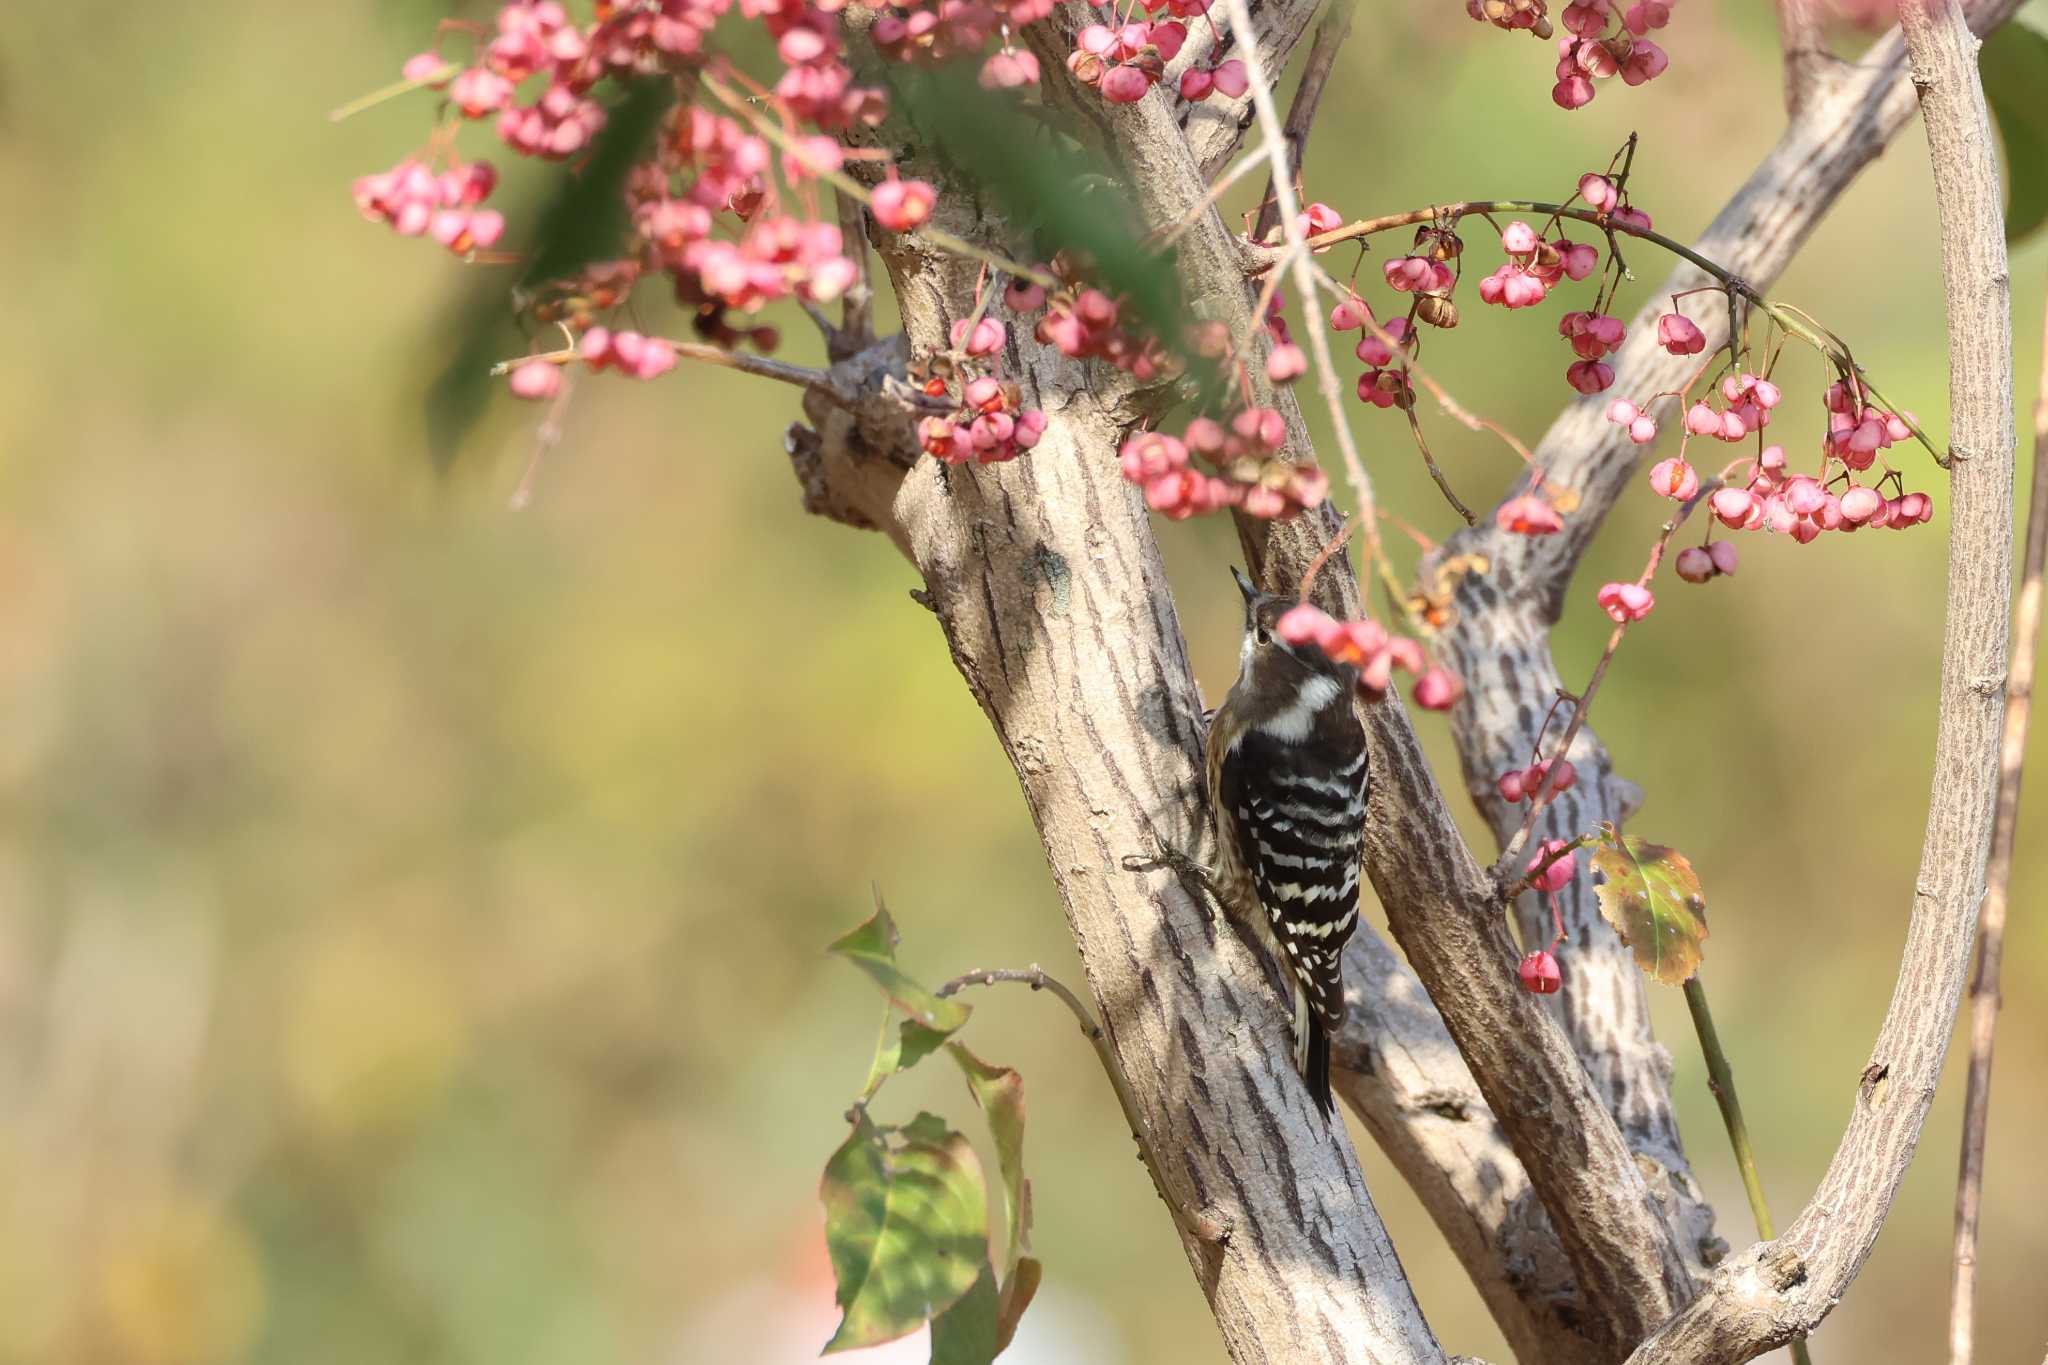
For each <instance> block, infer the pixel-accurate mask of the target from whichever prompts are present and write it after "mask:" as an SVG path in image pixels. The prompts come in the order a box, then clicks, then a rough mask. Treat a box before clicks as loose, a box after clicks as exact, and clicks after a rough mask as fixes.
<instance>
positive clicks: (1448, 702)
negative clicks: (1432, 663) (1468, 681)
mask: <svg viewBox="0 0 2048 1365" xmlns="http://www.w3.org/2000/svg"><path fill="white" fill-rule="evenodd" d="M1464 695H1465V683H1464V680H1463V679H1461V678H1459V677H1458V675H1457V674H1455V673H1453V672H1451V671H1450V670H1449V669H1447V668H1432V669H1430V670H1429V671H1428V672H1427V673H1424V674H1423V675H1422V676H1421V677H1420V678H1417V679H1416V680H1415V704H1416V705H1417V706H1419V707H1421V708H1422V709H1423V710H1425V711H1448V710H1450V709H1451V708H1452V707H1453V706H1455V705H1457V703H1458V698H1460V697H1462V696H1464Z"/></svg>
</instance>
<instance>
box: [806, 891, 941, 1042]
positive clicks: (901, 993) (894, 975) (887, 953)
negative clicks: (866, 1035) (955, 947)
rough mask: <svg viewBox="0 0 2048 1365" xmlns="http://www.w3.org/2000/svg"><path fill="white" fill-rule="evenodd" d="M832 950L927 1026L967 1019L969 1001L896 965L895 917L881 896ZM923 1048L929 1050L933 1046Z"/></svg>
mask: <svg viewBox="0 0 2048 1365" xmlns="http://www.w3.org/2000/svg"><path fill="white" fill-rule="evenodd" d="M830 951H831V952H835V953H837V954H839V955H840V956H841V957H843V958H845V959H846V960H847V961H848V962H851V963H852V964H853V965H854V966H856V967H858V968H860V969H861V970H862V971H864V972H866V973H867V974H868V975H869V976H871V977H873V978H874V980H875V984H876V985H878V986H880V987H881V988H882V992H883V994H885V995H887V996H888V997H889V999H890V1001H891V1002H892V1003H893V1004H894V1005H895V1006H896V1008H898V1009H900V1010H902V1011H903V1012H904V1013H905V1014H907V1015H909V1016H910V1017H911V1018H912V1019H913V1020H915V1021H917V1022H918V1023H919V1024H922V1025H923V1026H924V1027H925V1028H927V1029H936V1030H937V1031H938V1032H939V1033H940V1034H948V1033H951V1032H953V1030H955V1029H957V1028H959V1027H960V1026H961V1025H962V1024H964V1023H966V1022H967V1016H968V1013H969V1010H968V1007H967V1006H966V1005H964V1004H962V1003H961V1002H960V1001H958V1000H949V999H946V998H943V997H941V996H937V995H933V994H932V993H931V992H930V991H928V990H926V989H925V988H924V987H923V986H921V985H919V984H918V983H917V982H915V981H913V980H911V979H910V977H908V976H906V975H905V974H904V972H903V969H902V968H901V967H898V966H897V965H896V921H895V920H893V919H891V918H890V917H889V908H888V907H887V906H885V905H883V904H882V903H881V898H880V897H879V896H878V897H876V899H875V913H874V914H873V916H871V917H870V918H869V919H868V920H867V921H866V922H865V923H863V924H862V925H861V926H860V927H859V928H858V929H855V930H853V931H852V932H851V933H849V934H847V935H846V936H845V937H843V938H841V939H839V940H838V941H837V942H835V943H834V944H833V945H832V947H831V949H830ZM920 1042H922V1040H920ZM924 1051H925V1052H927V1053H928V1052H930V1051H931V1048H929V1047H927V1048H925V1049H924ZM920 1055H922V1054H920ZM878 1060H879V1059H878ZM870 1079H872V1077H870Z"/></svg>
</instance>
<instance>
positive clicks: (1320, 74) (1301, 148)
mask: <svg viewBox="0 0 2048 1365" xmlns="http://www.w3.org/2000/svg"><path fill="white" fill-rule="evenodd" d="M1356 5H1357V0H1329V5H1328V7H1327V8H1325V9H1324V10H1323V17H1322V21H1321V22H1320V23H1318V24H1317V25H1316V36H1315V37H1314V38H1312V39H1310V40H1309V45H1308V62H1307V64H1306V65H1304V66H1303V67H1302V71H1301V84H1300V85H1299V86H1297V87H1296V88H1295V91H1294V103H1293V104H1290V105H1289V106H1288V107H1287V128H1286V131H1287V164H1288V165H1289V166H1291V167H1293V170H1294V174H1295V175H1296V176H1299V175H1300V174H1301V168H1302V165H1303V164H1304V162H1305V161H1306V160H1307V151H1308V134H1309V129H1310V128H1311V127H1313V126H1314V125H1315V121H1316V112H1317V111H1318V110H1319V109H1320V108H1321V107H1322V103H1323V91H1324V90H1325V89H1327V88H1328V87H1329V84H1330V73H1331V72H1333V71H1335V70H1336V69H1337V54H1338V52H1340V51H1342V50H1343V47H1344V40H1345V39H1346V38H1348V37H1350V36H1351V13H1352V10H1353V9H1354V8H1355V7H1356ZM1275 184H1276V182H1275V181H1272V180H1269V181H1268V182H1267V184H1266V197H1265V198H1264V199H1262V200H1261V201H1259V220H1258V224H1257V226H1255V227H1254V228H1253V229H1252V240H1253V241H1255V242H1263V241H1265V240H1266V234H1267V233H1269V232H1271V231H1272V230H1273V229H1274V227H1276V226H1277V225H1278V219H1279V217H1280V198H1279V194H1278V191H1277V190H1276V188H1275Z"/></svg>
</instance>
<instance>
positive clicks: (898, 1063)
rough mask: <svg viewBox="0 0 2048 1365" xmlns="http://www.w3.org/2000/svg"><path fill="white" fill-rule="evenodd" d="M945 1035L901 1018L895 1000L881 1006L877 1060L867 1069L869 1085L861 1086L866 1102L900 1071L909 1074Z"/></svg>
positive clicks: (936, 1046) (938, 1044)
mask: <svg viewBox="0 0 2048 1365" xmlns="http://www.w3.org/2000/svg"><path fill="white" fill-rule="evenodd" d="M945 1041H946V1035H945V1034H943V1033H941V1032H940V1031H939V1030H937V1029H933V1028H926V1027H925V1026H924V1025H923V1024H920V1023H918V1022H917V1020H915V1019H898V1018H897V1017H896V1004H895V1002H894V1001H884V1002H883V1004H882V1034H881V1037H880V1038H878V1039H876V1041H875V1060H874V1061H873V1062H872V1063H870V1064H869V1066H868V1079H867V1083H866V1084H865V1085H864V1086H862V1087H861V1092H860V1097H861V1100H862V1102H863V1103H865V1102H866V1101H868V1100H871V1099H873V1098H874V1097H875V1092H876V1091H878V1090H880V1089H881V1088H882V1082H884V1081H886V1080H888V1079H889V1078H890V1077H891V1076H893V1075H895V1074H896V1073H897V1072H899V1071H908V1070H910V1068H912V1067H914V1066H916V1065H917V1064H918V1063H919V1062H921V1061H923V1060H924V1059H925V1058H927V1057H929V1056H931V1055H932V1054H933V1053H934V1052H937V1051H938V1050H939V1048H940V1046H941V1045H943V1044H944V1043H945Z"/></svg>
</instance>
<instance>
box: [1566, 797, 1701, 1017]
mask: <svg viewBox="0 0 2048 1365" xmlns="http://www.w3.org/2000/svg"><path fill="white" fill-rule="evenodd" d="M1593 869H1594V870H1595V871H1596V872H1598V873H1600V875H1601V876H1602V877H1603V878H1604V880H1603V881H1602V882H1601V884H1600V886H1599V888H1598V893H1599V896H1600V914H1601V916H1602V917H1603V918H1604V919H1606V921H1607V922H1608V923H1609V924H1611V925H1613V926H1614V928H1615V932H1617V933H1619V934H1620V935H1621V939H1622V942H1624V943H1626V944H1628V945H1629V946H1630V947H1631V948H1633V949H1635V955H1636V965H1637V966H1638V967H1641V968H1642V969H1643V970H1644V971H1646V972H1648V973H1649V974H1650V975H1651V976H1653V977H1655V978H1656V979H1657V980H1659V981H1661V982H1663V983H1664V984H1665V985H1667V986H1678V985H1683V984H1684V983H1685V981H1686V979H1687V978H1689V977H1690V976H1691V975H1692V974H1693V973H1694V972H1695V971H1698V970H1699V965H1700V952H1701V948H1700V945H1701V942H1702V941H1703V940H1704V939H1705V938H1706V936H1707V901H1706V897H1705V896H1703V895H1702V894H1701V893H1700V879H1699V875H1698V874H1697V873H1695V872H1694V871H1693V870H1692V864H1691V863H1690V862H1687V861H1686V857H1685V855H1684V854H1683V853H1680V852H1679V851H1678V850H1677V849H1675V848H1666V847H1665V846H1664V845H1662V844H1653V843H1651V842H1649V841H1648V840H1647V839H1638V838H1635V837H1634V836H1633V835H1631V836H1629V837H1626V838H1624V837H1623V836H1622V835H1621V834H1620V833H1618V832H1617V831H1616V830H1615V828H1614V826H1613V825H1603V826H1601V829H1600V844H1599V847H1598V848H1596V849H1595V850H1594V853H1593Z"/></svg>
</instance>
